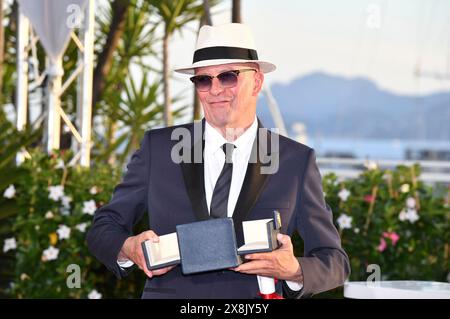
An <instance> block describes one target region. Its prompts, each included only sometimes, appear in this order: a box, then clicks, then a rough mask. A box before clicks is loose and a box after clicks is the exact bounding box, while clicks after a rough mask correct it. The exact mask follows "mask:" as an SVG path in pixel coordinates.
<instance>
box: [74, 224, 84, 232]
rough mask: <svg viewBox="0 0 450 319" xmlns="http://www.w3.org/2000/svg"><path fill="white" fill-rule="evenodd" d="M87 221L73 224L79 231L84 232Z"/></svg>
mask: <svg viewBox="0 0 450 319" xmlns="http://www.w3.org/2000/svg"><path fill="white" fill-rule="evenodd" d="M86 227H87V223H81V224H78V225H76V226H75V228H76V229H78V230H79V231H80V232H82V233H84V232H85V231H86Z"/></svg>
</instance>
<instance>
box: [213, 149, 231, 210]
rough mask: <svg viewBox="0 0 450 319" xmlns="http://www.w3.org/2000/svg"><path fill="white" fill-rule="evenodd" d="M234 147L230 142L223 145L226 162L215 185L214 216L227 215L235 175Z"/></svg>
mask: <svg viewBox="0 0 450 319" xmlns="http://www.w3.org/2000/svg"><path fill="white" fill-rule="evenodd" d="M234 148H235V146H234V145H233V144H230V143H225V144H223V145H222V150H223V152H224V153H225V163H224V164H223V168H222V171H221V172H220V175H219V178H218V179H217V182H216V186H214V192H213V196H212V199H211V209H210V215H211V217H212V218H225V217H227V207H228V195H229V193H230V186H231V176H232V175H233V161H232V155H233V150H234Z"/></svg>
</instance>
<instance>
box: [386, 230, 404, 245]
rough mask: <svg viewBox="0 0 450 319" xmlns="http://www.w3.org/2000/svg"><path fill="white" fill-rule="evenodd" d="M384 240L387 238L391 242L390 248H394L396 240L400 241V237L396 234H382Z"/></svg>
mask: <svg viewBox="0 0 450 319" xmlns="http://www.w3.org/2000/svg"><path fill="white" fill-rule="evenodd" d="M383 237H384V238H389V239H390V240H391V242H392V246H395V244H397V242H398V240H399V239H400V235H399V234H397V233H396V232H383Z"/></svg>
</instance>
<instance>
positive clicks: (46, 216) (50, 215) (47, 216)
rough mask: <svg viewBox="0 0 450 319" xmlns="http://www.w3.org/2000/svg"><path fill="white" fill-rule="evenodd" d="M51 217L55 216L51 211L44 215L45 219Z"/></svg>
mask: <svg viewBox="0 0 450 319" xmlns="http://www.w3.org/2000/svg"><path fill="white" fill-rule="evenodd" d="M53 217H55V215H53V213H52V212H51V211H48V212H46V213H45V218H46V219H52V218H53Z"/></svg>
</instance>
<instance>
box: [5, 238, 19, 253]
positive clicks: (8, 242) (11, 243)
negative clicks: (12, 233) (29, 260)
mask: <svg viewBox="0 0 450 319" xmlns="http://www.w3.org/2000/svg"><path fill="white" fill-rule="evenodd" d="M16 248H17V242H16V239H15V238H14V237H12V238H7V239H5V243H4V244H3V252H4V253H6V252H7V251H8V250H13V249H16Z"/></svg>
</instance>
